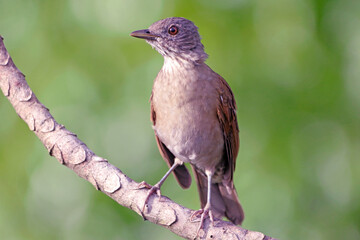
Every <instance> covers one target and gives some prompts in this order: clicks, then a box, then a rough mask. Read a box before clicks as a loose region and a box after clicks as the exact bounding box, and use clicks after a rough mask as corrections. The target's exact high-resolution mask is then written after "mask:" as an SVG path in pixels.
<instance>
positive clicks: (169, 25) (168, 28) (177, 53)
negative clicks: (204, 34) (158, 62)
mask: <svg viewBox="0 0 360 240" xmlns="http://www.w3.org/2000/svg"><path fill="white" fill-rule="evenodd" d="M130 35H131V36H132V37H137V38H142V39H145V40H146V42H147V43H149V44H150V45H151V46H152V47H153V48H155V49H156V51H158V52H159V53H160V54H161V55H163V56H164V57H169V58H173V59H179V60H185V61H189V62H194V63H202V62H204V61H205V60H206V58H207V54H206V53H205V52H204V46H203V45H202V43H201V38H200V35H199V33H198V30H197V27H196V26H195V24H194V23H193V22H191V21H190V20H188V19H185V18H180V17H172V18H166V19H163V20H160V21H157V22H155V23H153V24H152V25H151V26H150V27H149V28H148V29H143V30H138V31H134V32H132V33H131V34H130Z"/></svg>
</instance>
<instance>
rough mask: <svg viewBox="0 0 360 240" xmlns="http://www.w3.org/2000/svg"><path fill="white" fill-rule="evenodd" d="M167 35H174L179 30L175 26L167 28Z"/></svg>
mask: <svg viewBox="0 0 360 240" xmlns="http://www.w3.org/2000/svg"><path fill="white" fill-rule="evenodd" d="M168 32H169V34H170V35H176V34H177V33H178V32H179V29H178V28H177V27H176V26H171V27H169V31H168Z"/></svg>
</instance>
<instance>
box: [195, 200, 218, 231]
mask: <svg viewBox="0 0 360 240" xmlns="http://www.w3.org/2000/svg"><path fill="white" fill-rule="evenodd" d="M200 214H201V218H200V220H197V221H194V217H198V216H199V215H200ZM206 217H209V218H210V221H211V225H212V226H213V227H214V216H213V214H212V211H211V209H210V206H208V205H206V206H205V207H204V208H203V209H199V210H197V211H195V212H194V213H193V214H191V216H190V222H200V225H199V228H198V230H197V232H196V237H198V236H199V233H200V230H201V229H203V228H204V222H205V219H206Z"/></svg>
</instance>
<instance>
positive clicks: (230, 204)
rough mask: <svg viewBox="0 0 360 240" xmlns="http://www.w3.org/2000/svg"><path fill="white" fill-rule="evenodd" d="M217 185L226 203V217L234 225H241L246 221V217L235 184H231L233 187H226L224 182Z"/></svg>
mask: <svg viewBox="0 0 360 240" xmlns="http://www.w3.org/2000/svg"><path fill="white" fill-rule="evenodd" d="M217 185H218V187H219V190H220V194H221V196H222V199H223V200H224V203H225V208H226V210H225V216H226V217H227V218H228V219H229V220H230V221H231V222H233V223H234V224H236V225H241V223H242V222H243V221H244V217H245V215H244V210H243V208H242V207H241V204H240V201H239V198H238V196H237V193H236V189H235V187H234V184H231V185H232V186H228V185H226V186H225V185H224V183H223V182H222V183H218V184H217Z"/></svg>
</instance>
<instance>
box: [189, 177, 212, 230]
mask: <svg viewBox="0 0 360 240" xmlns="http://www.w3.org/2000/svg"><path fill="white" fill-rule="evenodd" d="M205 174H206V176H207V180H208V183H207V200H206V205H205V207H204V208H203V209H200V210H198V211H195V212H194V213H193V214H192V216H191V218H190V220H192V218H193V217H194V216H198V215H199V214H201V218H200V225H199V228H198V230H197V233H196V235H197V236H199V232H200V229H202V228H203V227H204V221H205V219H206V217H207V216H208V217H209V218H210V221H211V223H212V226H214V217H213V214H212V211H211V179H212V176H213V172H212V171H205Z"/></svg>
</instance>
